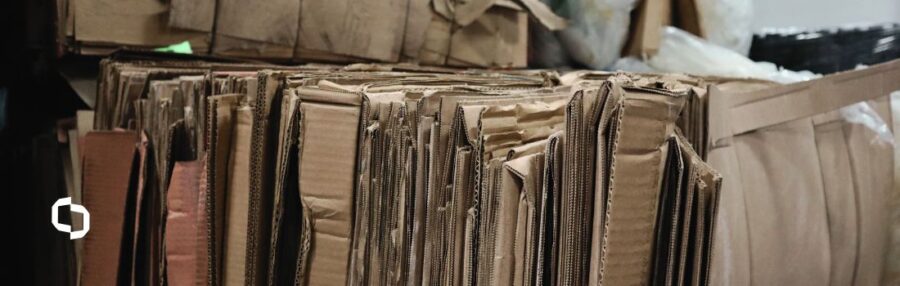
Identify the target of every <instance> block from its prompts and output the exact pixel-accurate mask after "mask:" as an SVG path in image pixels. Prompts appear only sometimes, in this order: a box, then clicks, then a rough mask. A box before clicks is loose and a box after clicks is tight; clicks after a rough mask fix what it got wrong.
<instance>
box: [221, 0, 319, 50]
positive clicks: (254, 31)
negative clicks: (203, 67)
mask: <svg viewBox="0 0 900 286" xmlns="http://www.w3.org/2000/svg"><path fill="white" fill-rule="evenodd" d="M303 2H304V3H305V2H309V1H303ZM313 2H316V1H313ZM217 4H218V5H217V7H216V14H217V18H216V21H215V23H216V34H218V35H225V36H229V37H233V38H237V39H242V40H252V41H256V42H262V43H272V44H282V45H287V46H289V47H293V46H294V43H295V42H296V41H297V25H298V23H300V18H299V17H300V1H296V0H278V1H265V2H255V1H246V0H222V1H218V3H217ZM274 27H277V28H274ZM218 35H217V36H218Z"/></svg>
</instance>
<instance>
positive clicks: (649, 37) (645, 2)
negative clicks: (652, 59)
mask: <svg viewBox="0 0 900 286" xmlns="http://www.w3.org/2000/svg"><path fill="white" fill-rule="evenodd" d="M671 6H672V3H671V2H670V1H669V0H641V1H640V4H638V5H637V7H636V8H635V11H634V13H632V19H633V20H632V24H631V27H630V29H629V30H630V31H631V33H630V34H629V36H628V41H627V42H626V43H625V47H624V48H623V50H622V54H623V55H626V56H634V57H639V58H647V57H649V56H652V55H654V54H656V51H657V50H659V44H660V41H662V28H663V27H665V26H667V25H669V23H670V22H671V10H672V7H671ZM635 13H636V14H635ZM635 15H636V17H635Z"/></svg>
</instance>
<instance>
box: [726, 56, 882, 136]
mask: <svg viewBox="0 0 900 286" xmlns="http://www.w3.org/2000/svg"><path fill="white" fill-rule="evenodd" d="M895 90H900V60H894V61H891V62H887V63H883V64H879V65H876V66H872V67H869V68H866V69H862V70H856V71H849V72H843V73H837V74H833V75H829V76H825V77H822V78H819V79H815V80H811V81H806V82H798V83H793V84H788V85H783V86H777V87H772V88H767V89H762V90H757V91H753V92H747V93H736V94H729V95H726V96H725V97H726V98H723V99H716V98H715V95H713V94H712V92H713V91H714V89H711V90H710V92H711V95H710V97H711V98H710V110H711V114H716V113H718V112H725V113H726V114H727V115H725V116H727V117H729V118H728V120H727V122H726V123H725V124H727V126H716V125H714V124H713V123H712V122H714V121H712V120H711V123H710V136H711V140H712V142H713V143H715V142H716V141H718V140H719V139H722V138H725V137H729V136H733V135H740V134H743V133H746V132H749V131H753V130H757V129H760V128H764V127H768V126H773V125H776V124H780V123H785V122H789V121H792V120H796V119H799V118H804V117H809V116H812V115H815V114H819V113H825V112H828V111H831V110H835V109H838V108H841V107H843V106H847V105H850V104H852V103H855V102H859V101H864V100H870V99H874V98H877V97H882V96H886V95H888V94H889V93H891V92H892V91H895ZM741 98H752V99H756V100H754V101H751V102H745V103H737V101H738V100H740V99H741ZM744 100H746V99H744ZM714 102H716V105H713V103H714ZM729 102H730V104H729ZM722 104H726V105H727V107H726V108H725V109H717V107H721V106H718V105H722ZM711 118H712V115H711ZM713 127H716V128H713Z"/></svg>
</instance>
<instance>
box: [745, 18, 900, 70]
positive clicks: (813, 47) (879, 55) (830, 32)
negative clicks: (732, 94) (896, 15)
mask: <svg viewBox="0 0 900 286" xmlns="http://www.w3.org/2000/svg"><path fill="white" fill-rule="evenodd" d="M750 58H751V59H753V60H754V61H766V62H772V63H775V64H776V65H779V66H782V67H784V68H786V69H790V70H798V71H799V70H809V71H812V72H815V73H821V74H829V73H834V72H839V71H845V70H851V69H854V68H855V67H856V66H858V65H873V64H877V63H881V62H886V61H890V60H893V59H897V58H900V24H897V23H892V24H885V25H876V26H869V27H854V28H841V29H825V30H818V31H803V32H792V33H778V34H765V35H759V34H757V35H754V36H753V44H752V46H751V47H750Z"/></svg>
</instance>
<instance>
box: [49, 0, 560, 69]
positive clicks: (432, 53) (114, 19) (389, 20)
mask: <svg viewBox="0 0 900 286" xmlns="http://www.w3.org/2000/svg"><path fill="white" fill-rule="evenodd" d="M55 2H56V6H57V11H56V12H57V19H58V20H57V28H58V33H57V38H58V42H59V44H60V45H61V46H60V47H61V49H60V52H62V51H63V48H67V49H68V50H70V51H73V52H76V53H81V54H105V53H109V52H110V51H112V50H114V49H116V48H117V47H120V46H129V47H137V48H157V47H163V46H168V45H173V44H178V43H181V42H183V41H187V42H188V43H189V44H190V47H192V49H191V50H192V51H193V52H195V53H201V54H215V55H222V56H234V57H245V58H258V59H267V60H280V61H320V62H321V61H328V62H358V61H378V62H408V61H412V62H420V63H423V64H429V65H451V66H478V67H526V66H527V62H526V61H527V52H528V33H527V31H528V26H527V25H528V17H529V16H533V17H535V18H536V19H538V21H537V23H540V24H541V25H544V26H546V27H547V28H549V29H550V30H558V29H562V28H563V27H564V26H565V24H566V22H565V20H564V19H562V18H560V17H558V16H556V15H555V14H553V12H552V11H551V10H550V8H549V7H547V6H546V5H545V4H544V3H542V2H541V1H539V0H514V1H513V0H499V1H496V0H472V1H456V0H436V1H429V0H390V1H387V2H385V1H372V0H366V1H347V0H339V1H334V0H277V1H265V2H255V1H246V0H222V1H214V0H199V1H197V0H173V1H158V0H135V1H127V2H122V1H110V0H78V1H74V0H57V1H55ZM110 25H113V26H116V27H118V28H117V29H108V28H107V27H109V26H110Z"/></svg>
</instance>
